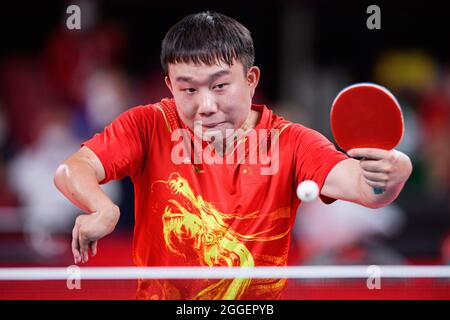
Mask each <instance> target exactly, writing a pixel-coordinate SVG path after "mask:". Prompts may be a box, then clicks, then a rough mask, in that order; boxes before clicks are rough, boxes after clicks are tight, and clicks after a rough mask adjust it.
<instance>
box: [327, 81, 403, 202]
mask: <svg viewBox="0 0 450 320" xmlns="http://www.w3.org/2000/svg"><path fill="white" fill-rule="evenodd" d="M330 122H331V131H332V133H333V136H334V139H335V140H336V143H337V144H338V146H339V147H340V148H342V149H343V150H344V151H348V150H350V149H354V148H378V149H385V150H391V149H393V148H395V147H396V146H397V145H398V144H399V143H400V140H401V139H402V136H403V128H404V125H403V116H402V110H401V108H400V105H399V104H398V102H397V99H395V97H394V95H393V94H392V93H391V92H389V90H387V89H386V88H384V87H382V86H379V85H376V84H373V83H357V84H354V85H351V86H349V87H346V88H344V89H343V90H342V91H341V92H339V93H338V95H337V96H336V98H335V99H334V101H333V104H332V107H331V112H330ZM383 191H384V190H382V189H379V188H374V193H375V194H380V193H383Z"/></svg>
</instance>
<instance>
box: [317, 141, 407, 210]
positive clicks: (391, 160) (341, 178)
mask: <svg viewBox="0 0 450 320" xmlns="http://www.w3.org/2000/svg"><path fill="white" fill-rule="evenodd" d="M349 155H350V156H354V157H363V158H364V160H355V159H347V160H344V161H341V162H340V163H338V164H337V165H336V166H335V167H334V168H333V169H332V170H331V172H330V173H329V174H328V176H327V179H326V180H325V184H324V186H323V188H322V191H321V193H322V194H323V195H325V196H328V197H331V198H334V199H341V200H346V201H351V202H355V203H359V204H361V205H363V206H366V207H369V208H380V207H383V206H386V205H388V204H389V203H391V202H392V201H394V200H395V199H396V198H397V196H398V195H399V194H400V192H401V190H402V189H403V186H404V185H405V182H406V181H407V179H408V178H409V176H410V174H411V171H412V165H411V160H410V159H409V158H408V156H406V155H405V154H403V153H401V152H399V151H396V150H390V151H386V150H381V149H374V148H365V149H354V150H351V151H349ZM373 188H379V189H383V190H384V192H383V193H381V194H375V193H374V191H373Z"/></svg>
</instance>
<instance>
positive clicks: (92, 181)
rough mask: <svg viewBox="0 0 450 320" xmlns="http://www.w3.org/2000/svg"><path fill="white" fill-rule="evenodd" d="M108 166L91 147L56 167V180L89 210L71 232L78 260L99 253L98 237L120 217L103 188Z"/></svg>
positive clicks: (79, 205) (105, 232) (109, 231)
mask: <svg viewBox="0 0 450 320" xmlns="http://www.w3.org/2000/svg"><path fill="white" fill-rule="evenodd" d="M104 179H105V169H104V168H103V165H102V163H101V161H100V159H99V158H98V157H97V155H96V154H95V153H94V152H93V151H92V150H91V149H89V148H88V147H86V146H83V147H82V148H81V149H80V150H78V151H77V152H76V153H74V154H73V155H72V156H70V157H69V158H68V159H66V160H65V161H64V162H63V163H62V164H61V165H59V167H58V169H57V170H56V174H55V177H54V183H55V185H56V187H57V188H58V189H59V191H61V192H62V193H63V194H64V195H65V196H66V197H67V198H68V199H69V200H70V201H71V202H72V203H73V204H75V205H76V206H77V207H78V208H80V209H81V210H83V211H84V212H86V213H88V215H80V216H79V217H78V218H77V219H76V222H75V226H74V228H73V231H72V253H73V256H74V261H75V263H79V262H87V261H88V259H89V258H88V253H89V249H90V250H91V253H92V255H95V254H96V253H97V240H98V239H100V238H102V237H104V236H106V235H108V234H109V233H111V232H112V231H113V230H114V228H115V226H116V224H117V222H118V220H119V216H120V211H119V207H118V206H117V205H115V204H114V203H113V202H112V200H111V199H110V198H109V197H108V196H107V195H106V193H105V192H104V191H103V190H102V189H101V188H100V182H101V181H102V180H104Z"/></svg>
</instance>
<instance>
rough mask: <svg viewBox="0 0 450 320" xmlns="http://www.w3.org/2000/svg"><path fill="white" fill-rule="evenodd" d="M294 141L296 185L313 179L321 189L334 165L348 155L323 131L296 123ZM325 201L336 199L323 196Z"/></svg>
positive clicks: (293, 133)
mask: <svg viewBox="0 0 450 320" xmlns="http://www.w3.org/2000/svg"><path fill="white" fill-rule="evenodd" d="M292 127H293V128H292V130H293V132H292V140H291V141H292V142H293V143H294V146H293V150H294V158H295V161H294V163H295V164H294V172H295V177H296V179H297V180H296V181H295V185H298V184H299V183H300V182H302V181H304V180H313V181H314V182H316V183H317V185H318V186H319V190H322V187H323V185H324V183H325V180H326V178H327V176H328V173H329V172H330V171H331V169H333V167H334V166H335V165H336V164H338V163H339V162H341V161H342V160H345V159H348V156H347V155H345V154H344V153H342V152H340V151H338V150H337V149H336V147H335V146H334V144H333V143H332V142H331V141H329V140H328V139H327V138H326V137H325V136H323V135H322V134H321V133H319V132H317V131H315V130H312V129H309V128H306V127H304V126H302V125H299V124H295V125H293V126H292ZM321 199H322V201H323V202H325V203H331V202H333V201H335V199H331V198H328V197H325V196H321Z"/></svg>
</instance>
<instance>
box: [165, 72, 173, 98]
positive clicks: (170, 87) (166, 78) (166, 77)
mask: <svg viewBox="0 0 450 320" xmlns="http://www.w3.org/2000/svg"><path fill="white" fill-rule="evenodd" d="M164 82H165V83H166V86H167V88H169V90H170V93H172V95H173V89H172V83H171V82H170V78H169V76H165V77H164Z"/></svg>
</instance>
